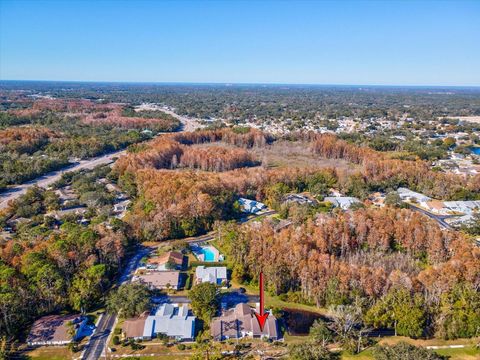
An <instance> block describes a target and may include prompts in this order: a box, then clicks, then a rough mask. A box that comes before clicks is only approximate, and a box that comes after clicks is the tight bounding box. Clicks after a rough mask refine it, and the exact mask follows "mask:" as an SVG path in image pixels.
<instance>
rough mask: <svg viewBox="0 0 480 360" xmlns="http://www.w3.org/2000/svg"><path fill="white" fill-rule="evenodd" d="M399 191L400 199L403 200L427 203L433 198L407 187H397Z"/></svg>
mask: <svg viewBox="0 0 480 360" xmlns="http://www.w3.org/2000/svg"><path fill="white" fill-rule="evenodd" d="M397 193H398V195H399V196H400V199H402V200H404V201H405V200H406V201H412V200H413V201H416V202H417V203H420V204H421V203H426V202H428V201H430V200H432V198H430V197H428V196H426V195H423V194H420V193H418V192H415V191H412V190H410V189H407V188H398V189H397Z"/></svg>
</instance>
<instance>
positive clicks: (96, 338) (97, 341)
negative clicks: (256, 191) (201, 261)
mask: <svg viewBox="0 0 480 360" xmlns="http://www.w3.org/2000/svg"><path fill="white" fill-rule="evenodd" d="M273 214H276V211H274V210H269V211H265V212H263V213H260V214H254V215H252V216H251V217H249V218H248V219H246V220H243V221H242V222H248V221H251V220H254V219H256V218H258V217H260V216H269V215H273ZM215 235H216V233H214V232H212V233H209V234H206V235H200V236H198V237H193V238H190V239H187V240H186V242H187V243H196V242H204V241H210V240H213V239H214V238H215ZM155 249H156V247H148V248H145V247H139V248H138V251H137V252H136V253H135V255H134V256H133V257H132V258H131V259H130V260H129V261H128V263H127V266H126V267H125V268H124V270H123V271H122V274H121V275H120V277H119V279H118V282H117V284H118V285H121V284H123V283H125V282H128V281H130V280H131V277H132V275H133V273H134V272H135V269H136V268H137V267H138V264H139V262H140V260H141V259H142V258H143V257H144V256H146V255H147V254H148V253H150V252H152V251H154V250H155ZM152 301H153V302H154V303H163V302H171V303H189V302H190V299H188V297H186V296H175V295H165V296H161V297H157V298H154V299H152ZM258 301H259V297H258V296H257V295H245V294H241V293H239V292H231V293H229V294H224V295H223V297H222V302H224V303H227V304H238V303H240V302H258ZM116 317H117V314H110V313H105V314H104V315H103V317H102V319H101V320H100V322H99V324H98V326H97V328H96V329H95V332H94V334H93V335H92V336H91V338H90V340H89V342H88V344H87V345H86V346H85V350H84V352H83V355H82V359H85V360H96V359H99V358H100V357H102V356H105V354H104V350H105V349H106V348H107V345H108V339H109V335H110V334H111V332H112V330H113V328H114V326H115V323H116Z"/></svg>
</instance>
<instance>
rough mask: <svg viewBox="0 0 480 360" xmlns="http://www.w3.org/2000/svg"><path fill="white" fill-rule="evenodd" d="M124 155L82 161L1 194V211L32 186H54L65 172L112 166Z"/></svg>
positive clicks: (120, 153)
mask: <svg viewBox="0 0 480 360" xmlns="http://www.w3.org/2000/svg"><path fill="white" fill-rule="evenodd" d="M124 153H125V150H120V151H116V152H113V153H110V154H106V155H102V156H98V157H95V158H91V159H87V160H81V161H79V162H77V163H75V164H72V165H69V166H66V167H64V168H62V169H60V170H56V171H52V172H50V173H48V174H45V175H43V176H40V177H38V178H36V179H34V180H31V181H28V182H26V183H23V184H20V185H16V186H14V187H11V188H9V189H8V190H6V191H4V192H2V193H0V210H2V209H4V208H6V207H7V206H8V202H9V201H10V200H15V199H17V198H18V197H19V196H21V195H23V194H25V193H26V192H27V190H28V189H29V188H30V187H32V186H35V185H37V186H39V187H42V188H46V187H48V186H50V185H52V184H53V183H54V182H56V181H57V180H59V179H60V178H61V177H62V175H63V174H64V173H65V172H69V171H79V170H83V169H87V170H88V169H93V168H95V167H97V166H99V165H107V164H111V163H113V162H114V161H115V158H117V157H119V156H121V155H123V154H124Z"/></svg>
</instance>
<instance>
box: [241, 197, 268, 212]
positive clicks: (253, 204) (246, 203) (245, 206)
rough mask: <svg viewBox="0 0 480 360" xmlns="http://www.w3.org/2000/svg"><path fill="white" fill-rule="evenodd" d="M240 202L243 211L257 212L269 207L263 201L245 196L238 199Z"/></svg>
mask: <svg viewBox="0 0 480 360" xmlns="http://www.w3.org/2000/svg"><path fill="white" fill-rule="evenodd" d="M238 203H239V204H240V208H241V209H242V211H243V212H246V213H249V214H256V213H258V212H259V211H262V210H264V209H266V208H267V206H266V205H265V204H263V203H261V202H258V201H255V200H250V199H245V198H240V199H238Z"/></svg>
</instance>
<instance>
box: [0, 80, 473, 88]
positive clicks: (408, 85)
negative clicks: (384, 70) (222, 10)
mask: <svg viewBox="0 0 480 360" xmlns="http://www.w3.org/2000/svg"><path fill="white" fill-rule="evenodd" d="M2 82H50V83H55V82H56V83H84V84H132V85H135V84H149V85H223V86H236V85H237V86H238V85H254V86H325V87H328V86H330V87H342V86H345V87H362V86H363V87H419V88H480V84H479V85H463V84H461V85H432V84H355V83H294V82H228V81H227V82H215V81H214V82H196V81H123V80H46V79H0V83H2Z"/></svg>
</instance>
